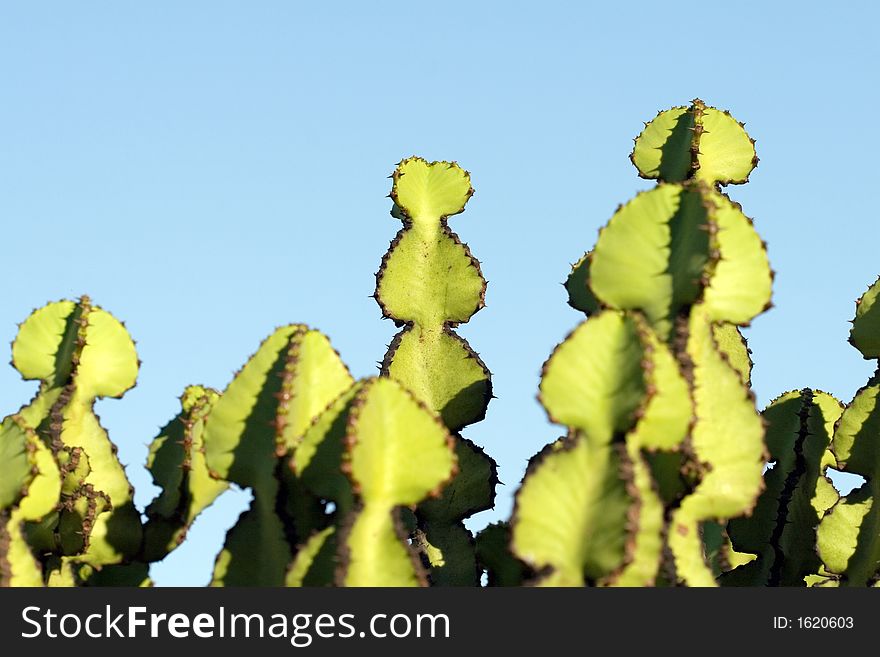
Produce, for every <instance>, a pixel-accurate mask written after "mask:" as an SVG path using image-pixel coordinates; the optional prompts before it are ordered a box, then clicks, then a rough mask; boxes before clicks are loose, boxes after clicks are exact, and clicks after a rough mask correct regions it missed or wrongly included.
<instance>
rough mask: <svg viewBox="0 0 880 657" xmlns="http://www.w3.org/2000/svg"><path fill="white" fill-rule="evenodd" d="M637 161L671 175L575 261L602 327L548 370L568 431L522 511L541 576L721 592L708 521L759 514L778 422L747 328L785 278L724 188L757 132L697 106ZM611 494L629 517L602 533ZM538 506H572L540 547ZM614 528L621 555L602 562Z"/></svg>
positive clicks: (580, 291)
mask: <svg viewBox="0 0 880 657" xmlns="http://www.w3.org/2000/svg"><path fill="white" fill-rule="evenodd" d="M631 159H632V161H633V164H635V165H636V167H637V168H638V169H639V173H640V175H641V176H642V177H645V178H649V179H656V180H658V181H659V184H658V185H657V187H655V188H654V189H652V190H650V191H647V192H643V193H641V194H639V195H638V196H636V198H635V199H633V200H632V201H630V202H629V203H627V204H626V205H623V206H621V207H619V208H618V210H617V211H616V212H615V214H614V216H613V217H612V218H611V220H610V221H609V222H608V224H607V225H606V226H605V227H604V228H603V229H602V230H600V232H599V238H598V241H597V242H596V245H595V247H594V248H593V249H592V250H591V251H589V252H588V253H586V254H585V255H584V256H583V257H582V258H581V259H580V260H579V261H578V262H577V263H576V264H575V265H573V266H572V271H571V273H570V275H569V277H568V280H567V281H566V283H565V287H566V290H567V292H568V295H569V304H570V305H571V306H572V307H573V308H575V309H577V310H580V311H582V312H584V313H585V314H587V316H588V320H587V321H586V322H584V323H583V324H582V325H581V326H580V327H578V328H577V329H575V331H574V332H573V333H572V334H571V335H569V337H568V338H567V339H566V340H565V341H564V342H563V343H562V344H561V345H560V346H559V347H558V348H557V349H556V351H554V353H553V355H552V356H551V358H550V360H549V361H548V363H547V365H546V366H545V368H544V373H543V378H542V382H541V394H540V399H541V402H542V403H543V404H544V406H545V408H546V410H547V412H548V415H549V416H550V419H551V420H552V421H554V422H558V423H560V424H563V425H565V426H567V427H568V428H569V437H568V438H566V439H564V440H563V441H561V442H560V443H558V444H557V446H556V447H554V448H550V449H548V450H545V452H544V453H543V456H542V457H541V458H540V459H537V460H536V461H534V462H533V463H532V466H531V468H530V471H529V473H528V475H527V477H526V478H525V480H524V481H523V484H522V487H521V489H520V492H519V493H518V496H517V504H518V506H517V512H516V514H515V516H514V520H513V521H512V536H513V551H514V553H515V554H516V555H517V556H518V557H519V558H521V559H523V560H524V561H525V562H526V563H528V564H529V566H531V567H532V568H534V569H535V570H537V571H538V572H539V573H543V574H544V575H543V577H542V578H539V580H538V583H543V584H547V583H550V584H570V585H580V584H583V583H597V584H616V585H623V586H627V585H651V584H655V583H662V582H664V581H668V582H678V583H684V584H692V585H706V586H709V585H714V584H715V580H714V573H713V567H711V566H710V564H709V563H708V553H707V548H706V545H704V540H703V537H702V526H703V525H705V524H707V523H713V522H714V523H721V524H722V525H723V523H725V522H726V521H727V519H728V518H731V517H735V516H738V515H742V514H747V513H748V512H749V511H750V510H751V508H752V506H753V504H754V502H755V499H756V497H757V495H758V493H759V492H760V490H761V470H762V466H763V456H764V448H763V426H762V423H761V419H760V417H759V416H758V413H757V410H756V409H755V407H754V397H753V395H752V394H751V392H750V390H749V376H750V371H751V360H750V358H749V351H748V346H747V345H746V343H745V341H744V340H743V339H742V335H741V334H740V333H739V331H738V328H737V327H738V326H745V325H748V323H749V322H750V321H751V320H752V319H753V318H754V317H755V316H756V315H758V314H759V313H761V312H762V311H764V310H765V309H767V308H768V307H769V304H770V290H771V283H772V279H773V274H772V271H771V270H770V267H769V263H768V261H767V254H766V249H765V246H764V244H763V242H762V241H761V239H760V238H759V237H758V235H757V233H756V232H755V230H754V227H753V225H752V222H751V220H750V219H748V217H746V216H745V215H744V214H743V213H742V211H741V209H740V207H739V205H738V204H736V203H734V202H733V201H731V200H730V199H729V198H727V197H726V196H725V195H724V194H722V193H721V192H720V186H722V185H727V184H729V183H740V182H745V181H746V180H747V179H748V175H749V173H750V171H751V170H752V168H754V166H755V164H756V163H757V158H756V157H755V155H754V146H753V141H752V140H751V139H750V138H749V137H748V135H747V134H746V133H745V131H744V130H743V129H742V125H741V124H739V123H737V122H736V121H734V120H733V119H732V118H731V117H730V116H729V115H728V114H727V113H726V112H720V111H718V110H715V109H714V108H711V107H707V106H706V105H705V104H704V103H703V102H702V101H699V100H696V101H694V102H693V103H692V105H691V106H690V107H682V108H673V109H672V110H668V111H666V112H661V113H660V114H659V115H658V117H657V118H656V119H655V120H654V121H652V122H651V123H649V124H646V127H645V130H644V131H643V132H642V134H641V135H640V136H639V137H638V138H637V139H636V140H635V148H634V151H633V154H632V157H631ZM593 461H595V462H596V463H599V464H601V465H600V466H596V467H595V468H594V466H593ZM563 464H565V465H563ZM563 468H564V470H563ZM592 468H594V469H592ZM563 471H564V472H565V473H566V475H565V476H566V477H568V478H569V482H568V483H569V488H568V489H566V490H567V493H565V494H564V497H563V499H560V500H557V501H555V502H554V501H553V494H554V493H558V494H562V492H561V491H553V490H552V487H549V484H547V483H543V482H550V481H553V480H554V478H558V477H559V476H560V475H559V474H558V473H559V472H563ZM731 482H732V483H731ZM612 484H613V486H612ZM534 491H541V492H542V493H541V494H542V495H543V497H542V498H541V501H540V502H537V501H535V500H538V499H539V494H538V493H536V492H534ZM551 491H552V492H551ZM573 491H577V493H574V492H573ZM605 497H607V500H608V501H607V504H608V505H609V507H610V508H611V509H613V511H611V512H609V516H611V517H613V518H615V520H614V521H613V523H614V527H613V529H609V528H602V530H601V532H600V528H599V527H595V526H592V524H591V518H592V517H593V516H592V514H593V513H594V512H593V510H592V509H593V508H594V507H595V506H596V505H599V504H601V503H603V500H604V498H605ZM571 499H577V500H578V502H577V504H572V503H571V502H570V500H571ZM540 504H543V505H554V504H555V505H557V506H558V507H559V508H560V513H562V514H563V517H565V518H566V519H567V521H566V522H563V523H561V524H560V527H567V528H568V531H570V532H571V533H570V534H566V535H565V536H564V537H558V540H557V542H556V543H550V544H547V545H544V544H543V543H541V541H540V539H537V537H538V535H540V534H541V533H542V532H543V531H545V529H541V523H542V519H541V518H539V517H538V516H539V514H538V512H537V508H538V506H539V505H540ZM602 520H603V521H605V520H607V517H603V518H602ZM557 531H558V528H557ZM585 533H586V534H587V535H586V536H585V535H584V534H585ZM600 537H604V538H606V539H607V544H604V545H603V547H607V546H612V545H613V546H616V548H615V549H616V550H617V552H615V553H614V554H615V557H614V558H613V559H612V558H610V557H608V556H607V555H606V554H603V557H604V558H605V560H604V561H601V562H600V561H595V560H592V561H591V559H594V557H593V553H592V548H591V547H589V546H591V545H593V543H594V542H595V541H598V540H600ZM536 540H537V543H536V542H535V541H536ZM542 545H543V547H541V546H542ZM600 563H601V567H598V568H597V566H598V565H599V564H600ZM662 565H665V568H664V569H663V572H661V566H662Z"/></svg>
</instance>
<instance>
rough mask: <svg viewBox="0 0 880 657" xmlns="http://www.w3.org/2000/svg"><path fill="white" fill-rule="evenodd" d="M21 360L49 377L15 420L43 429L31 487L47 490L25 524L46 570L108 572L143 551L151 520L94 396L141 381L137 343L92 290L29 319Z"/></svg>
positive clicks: (84, 574) (36, 497)
mask: <svg viewBox="0 0 880 657" xmlns="http://www.w3.org/2000/svg"><path fill="white" fill-rule="evenodd" d="M12 362H13V365H14V366H15V367H16V369H18V370H19V372H21V374H22V376H23V377H24V378H25V379H35V380H39V381H40V382H41V383H40V388H39V391H38V393H37V395H36V397H35V398H34V399H33V400H32V401H31V403H30V404H29V405H27V406H25V407H24V408H22V409H21V410H20V411H19V413H18V414H17V415H16V416H13V418H12V422H13V423H14V424H16V425H18V426H19V427H24V428H26V430H27V432H28V435H31V432H32V433H33V435H35V436H36V437H37V439H38V440H37V442H35V441H34V440H33V439H31V440H30V443H29V444H30V445H31V449H33V450H35V452H34V454H35V456H34V458H37V459H39V461H38V463H36V464H35V469H34V471H35V472H36V473H38V474H36V475H35V479H34V481H33V482H32V483H31V488H32V489H33V488H34V487H36V489H35V491H36V490H37V489H38V490H39V491H40V492H39V494H36V492H29V493H28V495H27V496H26V498H25V499H23V500H22V502H21V503H20V504H19V506H18V510H19V514H23V515H21V517H22V518H24V519H26V520H27V521H28V522H27V523H26V525H25V526H24V534H25V535H26V536H27V541H28V543H29V545H30V546H31V548H32V549H33V550H34V552H35V553H36V554H38V555H39V560H40V567H41V570H42V580H43V581H44V582H48V583H50V584H55V583H57V584H72V583H76V582H78V581H84V582H89V581H90V580H91V579H93V578H95V577H97V574H98V573H100V572H101V571H102V570H104V576H105V577H106V576H107V573H108V572H110V571H112V570H113V568H111V567H112V566H114V565H116V564H123V563H125V562H127V561H130V560H132V559H133V558H134V557H136V555H137V553H138V551H139V546H140V543H141V522H140V514H139V513H138V511H137V509H136V508H135V507H134V504H133V499H132V498H133V491H132V488H131V485H130V484H129V482H128V479H127V477H126V475H125V471H124V468H123V466H122V464H121V463H120V462H119V460H118V459H117V457H116V447H115V445H114V444H113V443H112V442H111V441H110V439H109V437H108V436H107V433H106V431H105V430H104V429H103V427H101V425H100V423H99V421H98V418H97V416H96V415H95V414H94V411H93V406H94V403H95V400H96V399H98V398H101V397H121V396H122V395H123V394H124V393H125V391H126V390H128V389H129V388H131V387H132V386H133V385H134V383H135V379H136V377H137V371H138V364H139V363H138V360H137V354H136V352H135V348H134V343H133V342H132V340H131V338H130V337H129V335H128V333H127V331H126V330H125V328H124V327H123V325H122V324H121V323H119V322H118V321H117V320H116V319H115V318H113V316H112V315H110V314H109V313H107V312H105V311H104V310H102V309H101V308H99V307H97V306H94V305H92V303H91V301H90V300H89V298H88V297H82V298H81V299H80V300H79V301H78V302H73V301H60V302H56V303H51V304H49V305H47V306H45V307H43V308H41V309H40V310H37V311H35V312H34V313H33V314H32V315H31V316H30V317H29V318H28V319H27V320H25V322H24V323H23V324H22V325H21V327H20V329H19V332H18V336H17V337H16V339H15V341H14V342H13V345H12ZM7 421H9V420H7ZM44 449H45V450H48V454H50V455H51V457H52V462H53V463H50V461H49V459H48V458H47V457H46V452H45V451H44ZM56 469H57V476H58V477H60V482H59V483H60V485H58V486H56V482H55V476H56V475H55V470H56ZM56 487H57V489H58V496H57V498H56V499H55V500H54V501H52V502H51V504H50V502H49V498H51V493H50V491H54V490H56ZM30 490H31V489H29V491H30ZM50 506H51V508H49V507H50ZM22 509H25V510H24V511H22ZM12 515H16V514H15V512H13V514H12Z"/></svg>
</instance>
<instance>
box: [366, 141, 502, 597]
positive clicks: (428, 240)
mask: <svg viewBox="0 0 880 657" xmlns="http://www.w3.org/2000/svg"><path fill="white" fill-rule="evenodd" d="M392 178H393V185H392V190H391V199H392V200H393V202H394V206H393V209H392V216H394V217H396V218H397V219H400V220H401V221H402V222H403V228H402V229H401V230H400V232H398V234H397V236H396V237H395V238H394V240H393V241H392V243H391V247H390V248H389V250H388V252H387V253H386V254H385V257H384V258H383V260H382V265H381V267H380V269H379V272H378V273H377V274H376V293H375V295H374V296H375V298H376V301H377V302H378V304H379V306H380V308H381V309H382V315H383V317H386V318H390V319H392V320H394V322H395V323H396V324H397V325H398V326H403V327H404V328H403V330H401V332H400V333H398V334H397V335H396V336H395V337H394V339H393V340H392V342H391V345H390V346H389V348H388V352H387V353H386V355H385V358H384V360H383V362H382V365H381V374H382V375H383V376H388V377H391V378H393V379H395V380H397V381H399V382H400V383H401V384H403V385H404V386H405V387H407V388H408V389H409V390H410V391H412V392H413V394H415V396H416V397H417V398H419V399H421V400H423V401H424V402H425V403H426V404H427V405H428V407H429V408H431V409H432V410H434V411H436V412H437V413H439V414H440V416H441V418H442V419H443V422H444V423H445V424H446V426H447V427H448V428H449V430H450V431H452V432H454V433H455V435H456V440H457V445H456V452H457V454H458V460H459V464H460V469H459V473H458V475H457V477H456V481H454V482H453V483H452V484H451V485H450V486H448V487H447V488H446V489H445V492H444V493H443V496H442V497H441V499H439V500H436V501H432V502H429V503H427V504H426V505H424V506H422V507H419V509H417V511H416V522H417V525H418V529H417V531H416V533H415V536H414V538H415V540H416V543H417V544H418V545H419V546H420V548H421V551H422V556H423V558H424V560H425V562H426V565H427V566H428V568H429V570H430V577H431V581H432V583H434V584H437V585H461V586H473V585H476V584H477V583H478V576H479V569H478V567H477V562H476V555H475V552H474V549H475V548H474V541H473V537H472V536H471V534H470V532H469V531H468V530H467V529H466V528H465V526H464V520H465V518H467V517H469V516H470V515H472V514H474V513H476V512H478V511H482V510H484V509H489V508H492V507H493V505H494V499H495V484H496V483H497V481H498V478H497V475H496V465H495V462H494V461H493V460H492V459H491V458H489V457H488V456H487V455H486V454H485V452H484V451H483V450H482V449H480V448H479V447H478V446H477V445H475V444H474V443H472V442H471V441H468V440H466V439H464V438H461V436H459V435H458V433H457V432H458V431H460V430H461V429H462V428H463V427H465V426H467V425H469V424H472V423H474V422H477V421H479V420H481V419H483V417H485V414H486V408H487V406H488V403H489V400H490V399H491V397H492V385H491V375H490V373H489V370H488V369H487V368H486V366H485V365H484V364H483V362H482V361H481V360H480V358H479V356H478V355H477V354H476V352H474V351H473V349H471V347H470V346H469V345H468V343H467V342H466V341H465V340H464V339H463V338H461V337H459V336H458V335H457V334H455V333H454V332H453V328H454V327H456V326H457V325H458V324H461V323H464V322H467V321H468V320H469V319H470V318H471V317H472V316H473V315H474V313H476V312H477V311H479V310H480V309H481V308H482V307H483V306H484V305H485V303H484V300H485V293H486V281H485V279H484V278H483V275H482V273H481V271H480V264H479V262H478V261H477V260H476V258H474V257H473V256H472V255H471V253H470V250H469V249H468V247H467V246H466V245H465V244H463V243H462V242H461V241H460V240H459V238H458V236H457V235H456V234H455V233H453V232H452V231H451V230H450V228H449V226H448V224H447V220H448V218H449V217H450V216H453V215H456V214H459V213H461V212H463V211H464V207H465V204H466V203H467V201H468V199H469V198H470V197H471V195H472V194H473V189H472V187H471V183H470V175H469V174H468V173H467V172H466V171H465V170H463V169H462V168H461V167H459V166H458V165H457V164H456V163H454V162H431V163H428V162H427V161H425V160H423V159H421V158H418V157H411V158H408V159H406V160H403V161H402V162H400V164H399V165H398V167H397V169H396V170H395V171H394V174H393V175H392Z"/></svg>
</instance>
